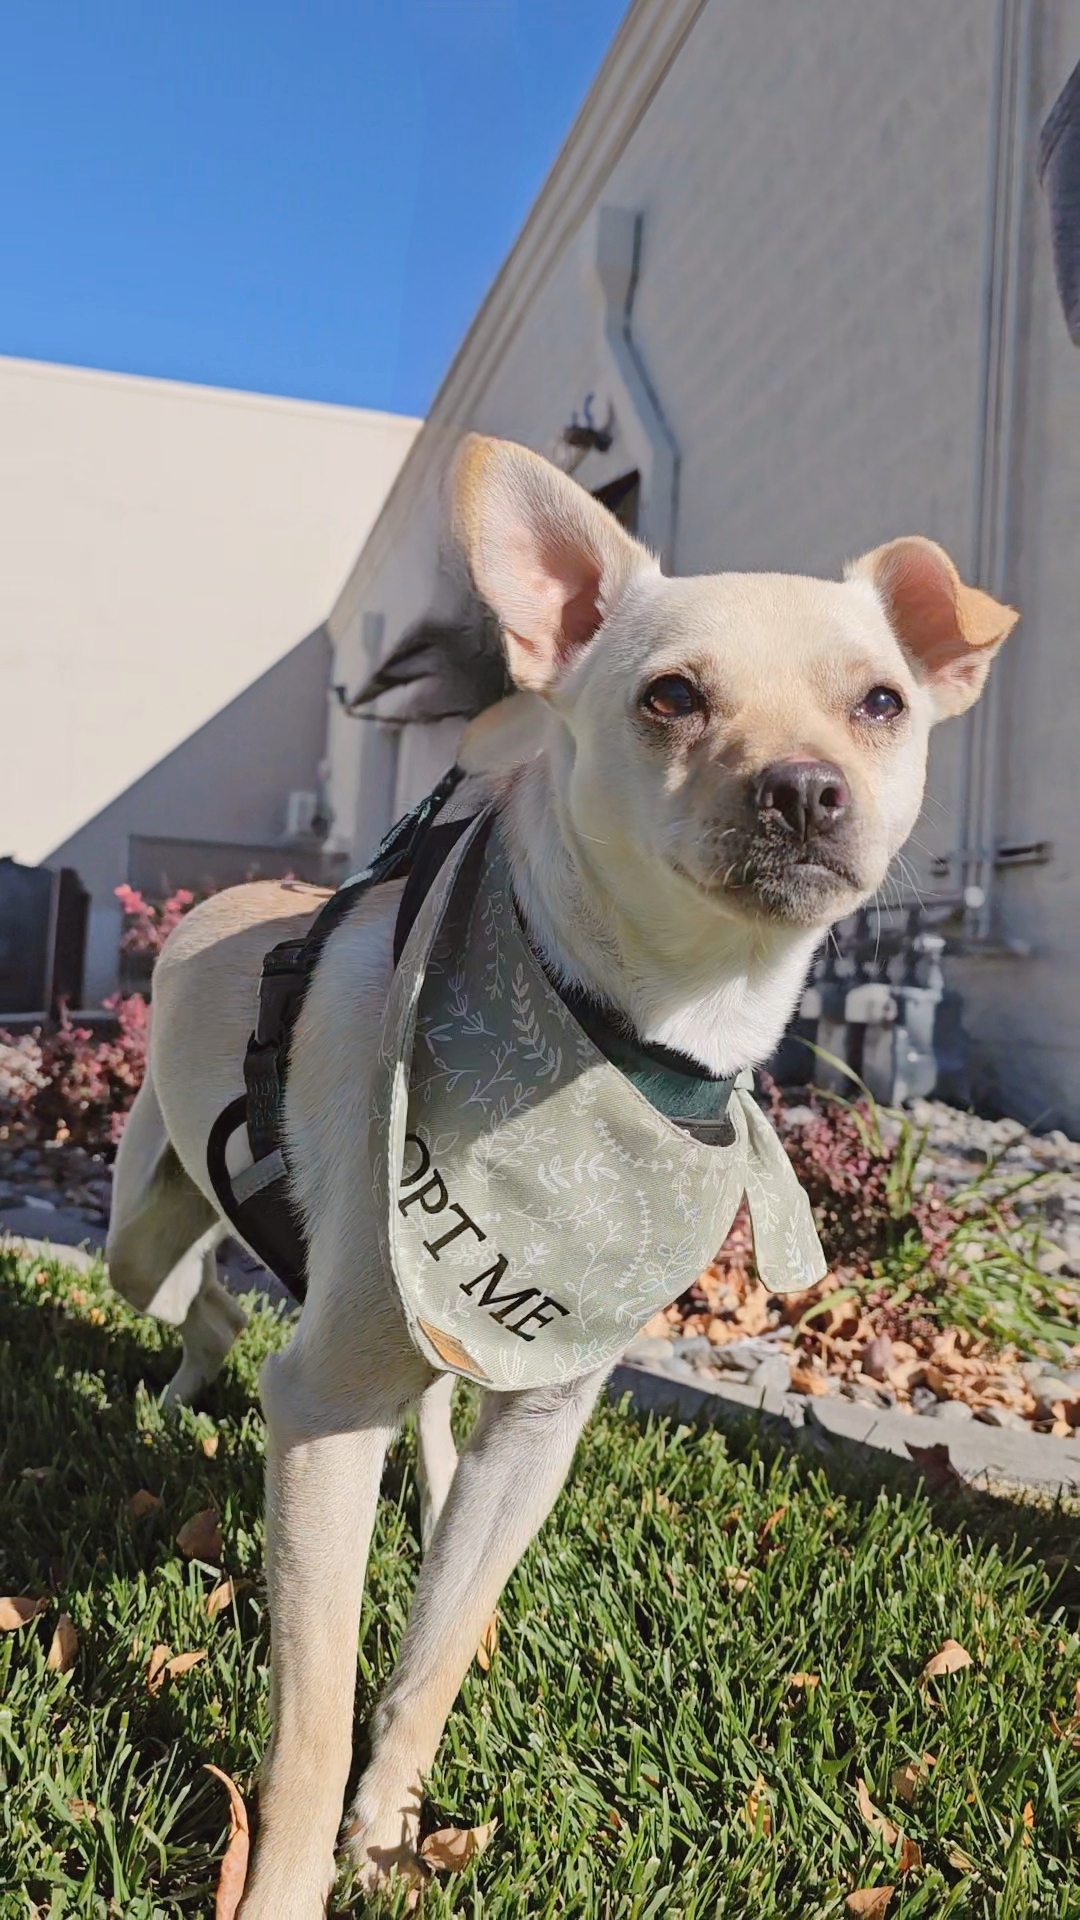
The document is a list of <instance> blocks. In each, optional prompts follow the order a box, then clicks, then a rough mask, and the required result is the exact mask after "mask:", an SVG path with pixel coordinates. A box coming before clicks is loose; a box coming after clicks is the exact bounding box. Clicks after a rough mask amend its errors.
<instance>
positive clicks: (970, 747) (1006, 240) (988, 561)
mask: <svg viewBox="0 0 1080 1920" xmlns="http://www.w3.org/2000/svg"><path fill="white" fill-rule="evenodd" d="M1033 19H1034V5H1033V0H998V11H997V28H996V51H995V63H994V82H993V94H992V108H991V114H992V122H991V124H992V135H991V149H990V182H989V207H988V220H987V237H986V283H985V289H984V307H983V344H982V377H981V394H980V408H979V431H978V443H977V451H976V498H975V538H974V552H973V556H972V572H973V577H974V579H975V581H976V582H977V584H978V585H979V586H982V587H984V588H985V589H986V590H987V592H988V593H992V594H993V595H994V596H995V598H998V599H1004V598H1007V596H1008V592H1009V584H1010V581H1009V576H1010V571H1011V562H1012V552H1011V548H1012V526H1011V516H1012V503H1013V486H1012V482H1013V473H1014V466H1015V452H1016V447H1015V437H1016V435H1015V411H1016V387H1017V362H1018V356H1019V347H1020V295H1021V284H1020V267H1021V244H1022V238H1023V221H1024V212H1025V202H1026V197H1027V178H1026V165H1025V162H1026V157H1027V131H1028V112H1029V103H1030V99H1031V68H1032V53H1033V44H1032V43H1033ZM1002 720H1003V712H1002V688H1001V682H1000V678H999V676H998V675H996V674H993V675H991V677H990V681H989V683H988V686H987V689H986V692H985V693H984V694H983V696H982V699H981V700H980V701H979V702H978V704H977V705H976V706H974V707H973V708H972V709H971V711H970V712H969V713H968V715H967V718H966V721H965V729H964V761H963V775H962V786H961V807H960V845H959V865H960V879H961V886H962V888H963V890H964V891H965V893H969V897H970V898H972V899H973V900H974V901H977V902H978V904H977V905H976V906H975V907H974V931H975V933H976V935H977V937H978V938H979V939H982V940H986V939H988V938H989V936H990V932H991V927H992V917H993V911H994V885H995V878H996V875H995V864H994V863H995V855H996V851H997V840H998V823H999V803H998V782H999V769H1000V764H1001V731H1002ZM969 890H970V892H969Z"/></svg>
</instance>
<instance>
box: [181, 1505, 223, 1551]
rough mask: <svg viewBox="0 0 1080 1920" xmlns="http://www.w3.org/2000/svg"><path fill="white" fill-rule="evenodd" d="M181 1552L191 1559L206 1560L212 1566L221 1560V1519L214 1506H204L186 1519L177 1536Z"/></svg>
mask: <svg viewBox="0 0 1080 1920" xmlns="http://www.w3.org/2000/svg"><path fill="white" fill-rule="evenodd" d="M176 1544H177V1546H178V1547H179V1549H180V1551H181V1553H186V1554H187V1556H188V1558H189V1559H190V1560H206V1561H209V1563H210V1565H211V1566H217V1565H219V1564H220V1561H221V1521H220V1520H219V1519H218V1516H217V1513H216V1512H215V1510H214V1508H213V1507H204V1508H203V1510H202V1512H201V1513H193V1514H192V1516H191V1518H190V1520H185V1521H184V1524H183V1526H182V1527H181V1529H180V1531H179V1533H178V1534H177V1536H176Z"/></svg>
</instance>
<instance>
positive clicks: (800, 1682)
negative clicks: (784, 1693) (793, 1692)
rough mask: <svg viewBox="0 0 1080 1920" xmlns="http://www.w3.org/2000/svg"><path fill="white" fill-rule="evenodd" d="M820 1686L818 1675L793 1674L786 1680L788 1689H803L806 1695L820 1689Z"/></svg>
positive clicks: (819, 1676)
mask: <svg viewBox="0 0 1080 1920" xmlns="http://www.w3.org/2000/svg"><path fill="white" fill-rule="evenodd" d="M820 1685H821V1675H820V1674H819V1673H793V1674H791V1675H790V1676H789V1679H788V1686H789V1687H805V1688H806V1691H807V1693H811V1692H812V1691H813V1689H814V1688H815V1687H820Z"/></svg>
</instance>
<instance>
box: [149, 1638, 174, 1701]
mask: <svg viewBox="0 0 1080 1920" xmlns="http://www.w3.org/2000/svg"><path fill="white" fill-rule="evenodd" d="M171 1659H172V1648H171V1647H167V1646H165V1644H164V1643H163V1642H162V1643H160V1644H159V1645H158V1646H156V1647H151V1649H150V1658H149V1660H148V1661H147V1663H146V1684H147V1686H148V1688H149V1689H150V1692H151V1693H157V1692H159V1691H160V1688H161V1686H162V1683H163V1681H164V1679H165V1668H166V1665H167V1664H168V1662H169V1661H170V1660H171Z"/></svg>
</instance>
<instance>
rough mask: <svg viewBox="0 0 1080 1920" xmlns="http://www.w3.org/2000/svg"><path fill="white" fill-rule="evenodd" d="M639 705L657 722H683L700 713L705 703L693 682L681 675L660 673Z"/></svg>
mask: <svg viewBox="0 0 1080 1920" xmlns="http://www.w3.org/2000/svg"><path fill="white" fill-rule="evenodd" d="M641 704H642V706H643V707H644V708H645V710H646V712H647V713H653V714H655V715H656V718H657V719H658V720H685V719H687V717H688V716H689V715H690V714H692V713H700V712H701V710H702V708H703V707H704V705H705V702H704V700H703V699H702V697H701V694H700V692H699V691H698V689H697V687H695V686H694V684H693V681H691V680H687V679H686V678H685V677H684V675H683V674H681V673H662V674H661V675H660V678H659V679H658V680H653V681H652V682H651V684H650V685H649V686H647V687H646V689H645V691H644V693H643V694H642V696H641Z"/></svg>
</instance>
